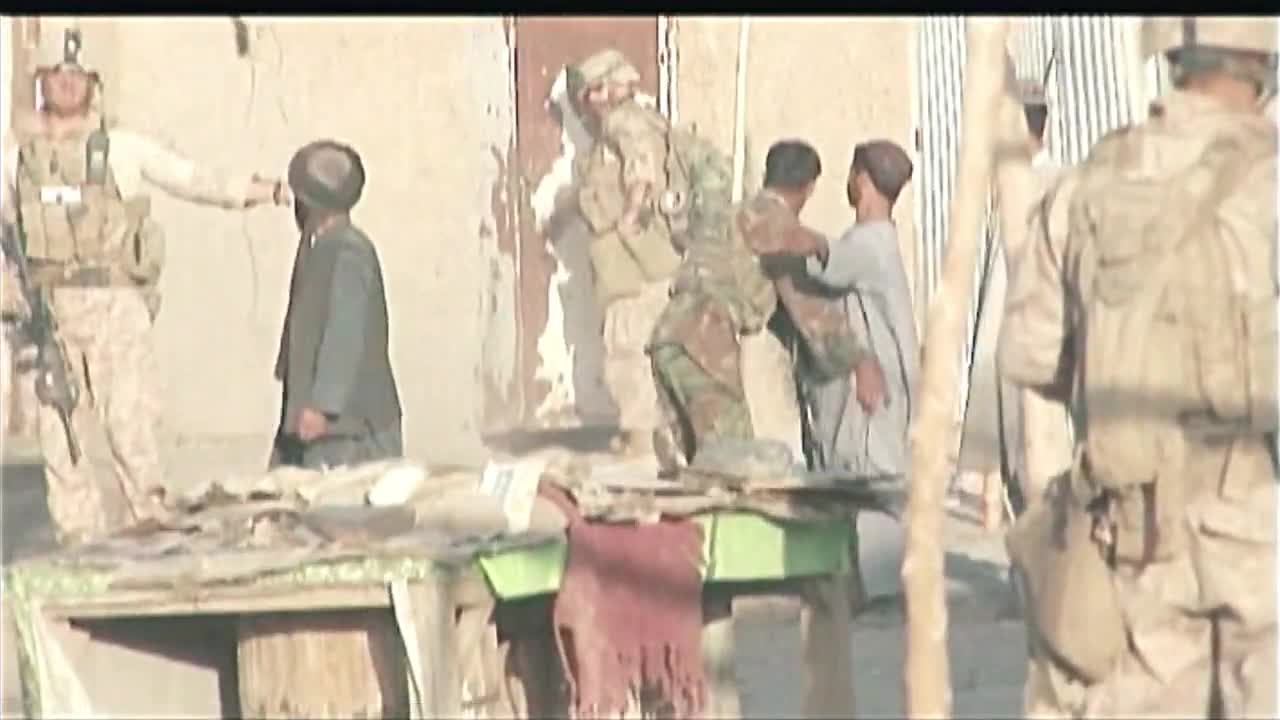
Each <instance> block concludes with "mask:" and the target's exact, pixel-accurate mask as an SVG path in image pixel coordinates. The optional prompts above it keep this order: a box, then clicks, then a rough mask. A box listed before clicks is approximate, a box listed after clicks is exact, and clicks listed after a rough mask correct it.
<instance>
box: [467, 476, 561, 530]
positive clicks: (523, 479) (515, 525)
mask: <svg viewBox="0 0 1280 720" xmlns="http://www.w3.org/2000/svg"><path fill="white" fill-rule="evenodd" d="M546 466H547V460H546V458H528V459H526V460H520V461H517V462H513V463H495V462H490V463H489V464H488V465H486V466H485V468H484V475H483V476H481V478H480V492H482V493H485V494H486V495H491V496H493V497H496V498H499V499H501V500H502V512H503V514H505V515H506V516H507V530H508V531H510V532H524V531H525V530H528V529H529V523H530V521H531V520H532V517H533V501H534V499H535V498H536V497H537V495H538V481H539V480H540V479H542V471H543V469H545V468H546Z"/></svg>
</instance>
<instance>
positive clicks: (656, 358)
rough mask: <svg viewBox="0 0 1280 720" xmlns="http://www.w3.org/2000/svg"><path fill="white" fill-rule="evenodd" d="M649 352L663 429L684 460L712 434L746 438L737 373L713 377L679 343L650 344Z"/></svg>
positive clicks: (743, 402) (743, 399)
mask: <svg viewBox="0 0 1280 720" xmlns="http://www.w3.org/2000/svg"><path fill="white" fill-rule="evenodd" d="M650 357H651V358H652V361H653V381H654V384H655V385H656V386H657V388H658V402H659V403H660V405H661V408H662V413H663V419H664V421H665V423H666V426H667V427H666V431H667V432H669V433H670V436H671V437H673V438H674V439H675V440H676V442H677V443H678V445H679V449H680V451H681V452H682V453H683V454H684V457H685V459H686V460H687V461H692V460H693V458H694V457H696V456H697V454H698V448H701V447H703V446H704V445H706V444H707V443H708V442H710V441H712V440H715V439H717V438H738V439H742V440H750V439H751V438H752V431H751V413H750V411H749V410H748V409H747V400H746V397H745V396H744V395H743V391H742V381H741V378H739V379H738V380H737V382H736V383H733V384H726V383H724V382H722V381H720V380H718V379H717V378H715V377H713V376H712V375H711V374H710V373H708V372H707V371H706V370H704V369H703V368H702V366H701V365H699V364H698V363H697V362H696V361H694V359H693V358H691V357H690V356H689V354H688V353H686V352H685V351H684V350H683V349H682V348H680V347H679V346H674V345H665V346H663V347H660V348H656V349H654V350H653V351H652V352H651V354H650Z"/></svg>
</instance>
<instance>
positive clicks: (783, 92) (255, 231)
mask: <svg viewBox="0 0 1280 720" xmlns="http://www.w3.org/2000/svg"><path fill="white" fill-rule="evenodd" d="M247 23H248V26H249V36H250V46H251V47H250V54H249V56H248V57H245V58H240V57H237V55H236V50H235V39H234V29H233V24H232V22H231V20H230V19H229V18H198V19H193V18H145V19H128V20H106V19H99V20H88V21H85V22H84V23H83V25H84V28H85V41H86V56H87V59H92V60H93V62H95V63H96V64H97V65H98V66H99V68H101V70H102V72H103V74H104V78H105V80H106V84H107V89H108V109H109V112H111V113H112V114H115V115H116V116H118V117H119V118H120V120H121V121H122V122H123V123H124V124H125V125H127V126H131V127H133V128H136V129H138V130H142V131H144V132H147V133H149V134H151V135H153V136H154V137H157V138H159V139H161V140H162V141H164V142H166V143H168V144H170V145H172V146H173V147H174V148H176V149H178V150H180V151H181V152H183V153H185V154H187V155H188V156H190V157H192V158H194V159H197V160H200V161H205V162H207V163H210V164H212V165H214V166H215V167H218V168H222V169H226V170H235V171H245V172H247V171H260V172H264V173H277V174H278V173H282V172H283V170H284V167H285V165H286V163H287V161H288V159H289V157H290V155H291V154H292V152H293V150H294V149H296V148H297V147H298V146H299V145H301V144H302V143H304V142H307V141H309V140H312V139H316V138H319V137H325V136H328V137H334V138H337V139H340V140H344V141H348V142H350V143H352V144H353V145H354V146H355V147H356V148H357V149H359V150H360V152H361V153H362V154H363V156H364V161H365V165H366V167H367V168H368V172H369V180H368V187H367V188H366V191H365V198H364V200H363V201H362V203H361V205H360V206H359V207H358V208H357V210H356V213H355V217H356V220H357V222H358V223H359V224H361V225H362V226H363V227H364V228H365V229H366V230H367V231H368V232H369V234H370V236H371V237H372V238H373V239H374V241H375V243H377V244H378V246H379V249H380V252H381V255H382V260H383V268H384V272H385V274H386V279H387V285H388V292H389V295H390V302H391V315H392V318H391V320H392V330H393V332H392V335H393V337H392V360H393V363H394V365H395V368H396V371H397V375H398V379H399V381H400V384H401V394H402V399H403V402H404V405H405V408H406V417H405V430H406V439H407V442H408V449H409V451H410V453H411V454H416V455H420V456H426V457H427V458H439V459H444V458H447V459H451V460H452V459H458V460H462V459H474V458H475V457H476V456H477V455H478V453H479V452H480V439H479V425H480V413H481V407H482V401H483V394H484V390H483V388H484V387H485V385H489V386H491V387H503V388H505V387H508V385H509V381H510V380H511V377H510V376H511V373H512V372H513V369H514V367H515V365H516V363H515V343H516V332H515V318H516V315H517V313H516V309H515V307H514V304H513V300H514V297H515V292H514V289H513V278H514V261H513V259H512V258H511V256H510V255H509V254H504V253H503V252H502V251H500V250H499V248H498V240H497V235H498V234H499V230H498V228H499V226H500V225H501V224H502V223H504V222H505V220H504V219H503V218H502V217H501V216H502V214H503V210H502V208H501V206H502V205H503V204H504V203H506V198H505V193H504V191H503V189H502V188H503V185H502V184H501V175H502V173H503V170H504V167H503V164H504V163H506V162H507V159H508V148H509V147H510V145H511V142H512V131H513V124H514V120H513V118H514V111H513V100H512V94H511V90H512V88H511V81H512V73H511V67H512V64H511V63H512V60H511V51H510V48H509V46H508V41H507V35H506V32H505V30H504V24H503V20H502V19H501V18H497V17H493V18H478V19H474V18H473V19H468V18H449V19H444V18H408V19H406V18H396V19H385V20H383V19H358V18H342V19H322V20H313V19H274V18H261V17H251V18H248V19H247ZM913 30H914V22H913V21H912V20H909V19H906V20H894V19H865V20H864V19H846V18H804V19H783V18H770V19H754V20H753V21H752V22H751V36H750V55H749V64H748V66H747V68H746V72H747V74H748V77H747V80H748V82H747V87H748V94H747V112H746V130H747V139H748V148H747V155H746V158H747V174H746V180H747V186H748V191H751V190H753V189H754V188H755V187H758V184H759V178H760V172H761V169H762V165H763V159H764V155H765V151H766V150H767V148H768V145H769V144H770V143H772V142H773V141H775V140H778V139H781V138H783V137H802V138H804V139H806V140H808V141H810V142H812V143H813V144H814V145H815V146H816V147H817V148H818V150H819V152H820V153H821V154H822V158H823V162H824V165H825V170H826V171H825V174H824V177H823V179H822V181H821V183H820V185H819V189H818V193H817V195H816V196H815V198H814V200H813V201H812V204H811V207H810V208H809V209H808V210H807V211H806V214H805V216H806V219H807V220H808V221H809V222H811V223H812V224H813V225H815V226H816V227H818V228H820V229H822V230H824V231H826V232H828V233H837V232H840V231H841V230H843V229H844V228H845V227H846V226H847V225H848V224H849V223H850V222H851V221H852V213H851V211H850V210H849V209H848V208H847V207H846V206H845V201H844V194H843V183H844V176H845V172H846V169H847V164H848V161H849V157H850V153H851V151H852V148H853V145H854V144H855V143H856V142H858V141H859V140H864V139H869V138H873V137H888V138H891V139H894V140H896V141H898V142H900V143H902V144H903V145H904V147H907V148H908V149H909V150H910V151H912V152H913V155H914V149H913V148H912V147H911V145H910V143H909V140H910V134H911V109H910V108H911V103H910V97H911V88H912V78H911V77H910V74H909V73H910V67H911V64H910V62H909V53H910V52H911V50H910V48H911V42H910V38H911V33H912V32H913ZM677 37H678V43H679V65H678V70H677V72H678V93H679V110H680V119H681V120H682V121H695V122H697V123H698V124H699V126H700V127H701V128H702V129H703V130H704V132H707V133H708V134H709V135H710V136H711V137H712V138H713V139H714V140H715V141H716V142H717V143H718V144H719V145H720V146H721V147H722V148H724V149H726V150H729V149H731V148H732V139H733V119H734V88H735V65H736V59H737V42H738V24H737V20H736V19H734V18H725V19H719V18H688V17H682V18H679V19H678V20H677ZM90 53H91V54H90ZM913 203H914V193H913V192H911V191H908V192H907V193H905V194H904V195H903V198H902V200H901V201H900V207H899V210H898V220H899V226H900V228H901V230H902V238H903V243H904V246H907V247H908V248H910V246H911V242H912V238H913V234H914V229H913V223H912V206H913ZM154 207H155V213H156V215H157V216H158V218H159V220H160V221H161V222H162V223H163V225H164V227H165V228H166V230H167V233H168V236H169V263H168V267H167V269H166V271H165V272H166V274H165V277H164V280H163V287H162V289H163V291H164V293H165V297H164V308H163V311H162V313H161V315H160V318H159V320H158V323H157V328H156V329H157V333H156V334H157V345H158V351H159V354H160V364H161V367H162V376H161V377H160V378H157V385H158V386H159V388H160V390H161V395H162V397H163V399H164V408H165V413H166V414H165V418H166V423H167V426H168V429H169V430H170V431H171V432H172V433H174V434H176V435H179V436H181V437H185V438H195V439H200V440H208V439H211V438H219V437H231V436H240V437H256V438H258V439H257V440H255V442H260V443H261V445H262V450H263V453H264V455H265V452H266V446H267V443H268V441H269V435H270V433H271V432H272V431H273V430H274V427H275V423H276V417H277V413H278V405H279V388H278V385H277V384H276V383H275V382H274V381H273V379H272V378H271V369H272V364H273V361H274V354H275V349H276V343H277V339H278V332H279V327H280V321H281V319H282V317H283V313H284V301H285V297H286V293H287V282H288V273H289V267H290V264H291V262H292V258H293V251H294V244H295V241H296V231H295V230H294V229H293V226H292V219H291V217H290V216H289V214H288V213H287V212H284V211H279V210H273V209H261V210H255V211H252V212H250V213H247V214H240V213H230V212H225V211H221V210H216V209H206V208H199V207H193V206H191V205H188V204H184V203H182V202H180V201H177V200H173V199H171V198H168V197H165V196H163V195H159V194H157V195H156V196H155V201H154ZM495 208H498V209H497V210H495ZM580 301H582V302H587V301H589V295H586V294H584V296H583V297H582V298H581V300H580ZM578 315H581V313H579V314H578ZM588 315H589V314H588Z"/></svg>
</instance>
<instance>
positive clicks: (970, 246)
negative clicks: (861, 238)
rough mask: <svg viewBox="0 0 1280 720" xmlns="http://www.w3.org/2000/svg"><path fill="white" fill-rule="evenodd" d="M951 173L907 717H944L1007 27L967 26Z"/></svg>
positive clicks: (911, 512) (910, 520)
mask: <svg viewBox="0 0 1280 720" xmlns="http://www.w3.org/2000/svg"><path fill="white" fill-rule="evenodd" d="M965 26H966V27H965V30H966V34H967V45H968V52H967V55H968V57H967V58H966V61H965V75H964V107H963V111H962V115H961V118H962V122H963V126H962V127H961V144H960V165H959V168H958V171H957V178H956V184H955V187H956V194H955V197H953V198H952V205H951V217H950V227H949V233H948V235H949V237H948V238H947V247H946V254H945V256H944V258H943V267H942V278H941V283H940V285H939V288H938V292H937V293H936V295H935V298H934V300H933V302H932V304H931V306H930V308H929V319H928V322H927V324H926V327H925V332H926V335H925V348H926V350H925V358H924V368H923V373H922V376H921V383H922V392H921V403H920V411H919V413H918V414H917V415H916V416H915V418H914V419H913V420H912V423H911V462H912V475H913V478H912V482H911V497H910V500H909V502H908V506H907V528H906V529H907V538H906V540H907V546H906V555H905V557H904V558H903V563H902V580H903V585H904V587H905V590H906V605H907V633H906V636H907V646H906V663H905V668H904V673H903V674H904V679H905V688H904V690H905V693H906V710H907V717H911V718H943V717H948V716H949V714H950V705H951V688H950V682H949V680H950V678H949V675H948V672H949V670H948V663H947V605H946V585H945V583H944V577H943V566H942V560H943V556H942V545H941V543H942V493H943V489H944V488H945V487H946V485H947V482H946V481H947V473H948V471H949V469H950V468H949V467H948V464H949V455H950V452H949V450H950V448H951V447H952V437H951V433H952V432H954V429H955V428H954V422H953V420H954V417H953V415H954V411H955V407H956V400H957V395H956V393H957V390H958V388H959V387H960V365H959V363H958V362H957V356H958V355H959V353H958V351H959V349H960V348H961V347H962V343H963V335H964V330H965V325H966V323H965V320H966V315H967V312H968V309H969V307H970V305H971V302H970V300H971V298H972V296H973V275H974V273H973V269H974V264H975V263H976V262H977V256H978V237H979V235H980V234H981V232H982V221H983V214H984V211H985V209H986V200H987V192H988V190H989V188H990V186H991V172H992V162H993V147H994V140H995V138H994V132H993V119H994V115H995V113H996V111H997V110H998V108H999V99H1000V96H1001V94H1002V91H1003V86H1004V57H1005V41H1006V38H1007V36H1008V32H1009V21H1008V20H1007V19H1004V18H996V19H987V18H981V19H978V18H969V19H968V20H966V23H965Z"/></svg>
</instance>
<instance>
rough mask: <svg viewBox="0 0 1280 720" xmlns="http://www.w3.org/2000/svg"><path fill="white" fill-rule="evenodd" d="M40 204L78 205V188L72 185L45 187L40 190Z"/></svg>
mask: <svg viewBox="0 0 1280 720" xmlns="http://www.w3.org/2000/svg"><path fill="white" fill-rule="evenodd" d="M40 202H41V203H43V204H45V205H79V204H80V188H78V187H76V186H74V185H45V186H44V187H41V188H40Z"/></svg>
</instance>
